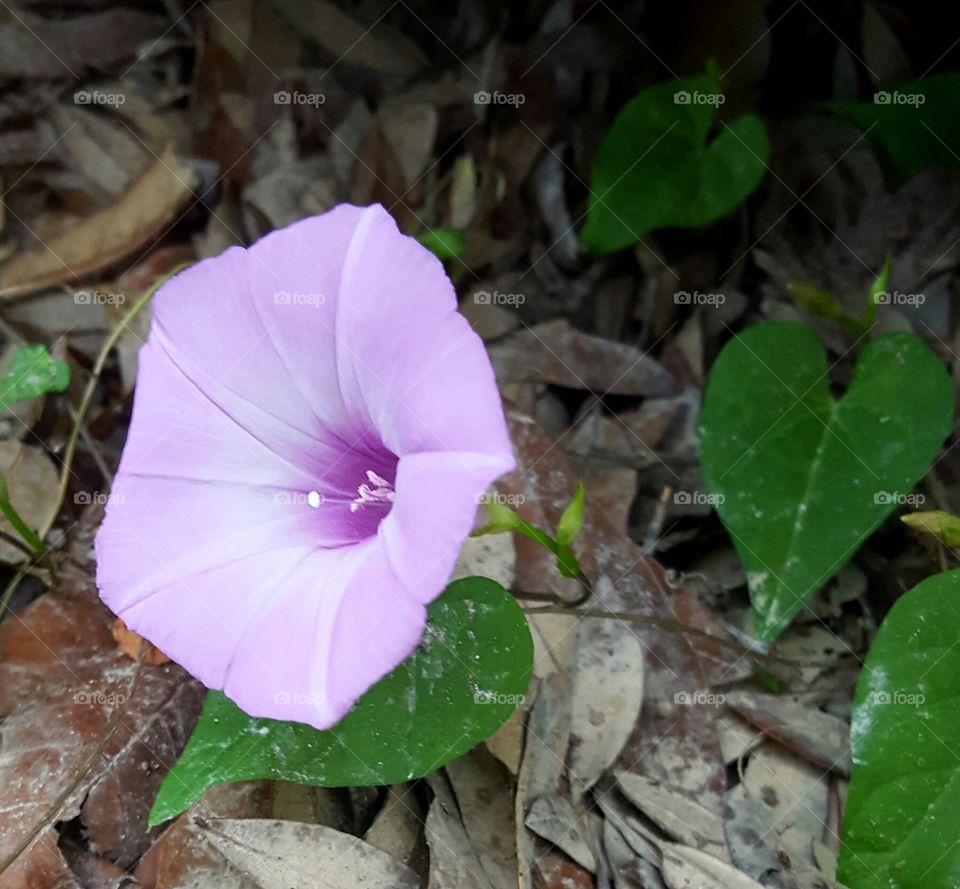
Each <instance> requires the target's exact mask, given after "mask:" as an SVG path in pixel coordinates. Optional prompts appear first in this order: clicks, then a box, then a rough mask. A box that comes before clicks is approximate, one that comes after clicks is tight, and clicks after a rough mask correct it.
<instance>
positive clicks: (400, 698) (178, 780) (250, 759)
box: [150, 577, 533, 826]
mask: <svg viewBox="0 0 960 889" xmlns="http://www.w3.org/2000/svg"><path fill="white" fill-rule="evenodd" d="M427 613H428V625H427V630H426V632H425V633H424V636H423V639H422V640H421V643H420V646H419V647H418V648H417V650H416V651H415V652H414V653H413V654H412V655H411V656H410V657H409V658H407V660H405V661H404V662H403V663H402V664H401V665H400V666H399V667H397V669H396V670H394V671H393V672H392V673H391V674H390V675H389V676H386V677H385V678H384V679H382V680H380V682H378V683H377V684H376V685H375V686H374V687H373V688H371V689H370V691H368V692H367V693H366V694H365V695H364V696H363V697H362V698H361V699H360V700H359V701H358V703H357V705H356V706H355V707H354V708H353V710H351V711H350V713H348V714H347V716H346V717H345V718H344V719H343V720H342V721H341V722H340V723H338V724H337V725H336V726H334V727H333V728H332V729H329V730H328V731H317V730H316V729H314V728H311V727H310V726H308V725H304V724H302V723H297V722H278V721H276V720H273V719H254V718H252V717H250V716H247V714H246V713H244V712H243V711H242V710H240V709H239V708H238V707H237V706H236V705H235V704H234V703H233V702H232V701H230V699H229V698H227V697H225V696H224V695H223V694H221V693H220V692H210V693H209V694H208V695H207V701H206V705H205V706H204V709H203V714H202V715H201V717H200V722H199V723H198V724H197V727H196V729H195V730H194V733H193V735H192V736H191V738H190V741H189V743H188V744H187V748H186V750H184V752H183V756H181V757H180V759H179V761H178V762H177V763H176V765H174V767H173V769H172V770H171V771H170V773H169V774H168V775H167V777H166V779H165V780H164V782H163V785H162V786H161V787H160V791H159V793H158V794H157V799H156V801H155V802H154V804H153V810H152V811H151V813H150V824H151V826H152V825H155V824H159V823H160V822H162V821H166V820H167V819H168V818H172V817H174V816H175V815H178V814H179V813H180V812H182V811H183V810H184V809H186V808H187V807H188V806H190V805H191V804H193V803H194V802H196V801H197V800H198V799H200V797H201V796H202V795H203V792H204V791H205V790H206V789H207V788H208V787H210V786H211V785H213V784H221V783H225V782H228V781H246V780H252V779H264V778H273V779H277V780H282V781H294V782H296V783H299V784H313V785H317V786H323V787H344V786H369V785H379V784H395V783H398V782H401V781H408V780H410V779H412V778H419V777H421V776H423V775H426V774H428V773H429V772H432V771H434V770H436V769H438V768H439V767H440V766H442V765H443V764H444V763H446V762H449V761H450V760H451V759H455V758H456V757H458V756H460V755H462V754H463V753H466V752H467V751H468V750H469V749H470V748H471V747H474V746H475V745H476V744H478V743H480V741H482V740H483V739H484V738H487V737H489V736H490V735H491V734H493V732H495V731H496V730H497V728H499V727H500V725H501V724H502V723H503V722H504V720H505V719H506V718H507V717H508V716H509V715H510V714H511V713H512V712H513V711H514V709H515V708H516V706H517V704H518V703H519V702H520V701H521V700H522V697H523V693H524V692H525V691H526V688H527V684H528V683H529V681H530V673H531V669H532V666H533V642H532V640H531V638H530V631H529V629H528V627H527V621H526V617H525V616H524V614H523V611H522V610H521V609H520V607H519V606H518V605H517V603H516V601H515V600H514V598H513V597H512V596H511V595H510V593H508V592H507V591H506V590H505V589H504V588H503V587H502V586H500V584H498V583H496V582H495V581H493V580H489V579H487V578H485V577H468V578H465V579H463V580H458V581H455V582H454V583H452V584H450V586H449V587H447V589H446V590H445V591H444V593H443V594H442V595H441V596H440V597H439V598H438V599H436V600H435V601H434V602H433V603H431V605H430V606H429V608H428V609H427Z"/></svg>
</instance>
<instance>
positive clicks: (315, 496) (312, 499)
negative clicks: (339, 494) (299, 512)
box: [307, 491, 323, 509]
mask: <svg viewBox="0 0 960 889" xmlns="http://www.w3.org/2000/svg"><path fill="white" fill-rule="evenodd" d="M307 503H308V504H310V506H312V507H313V508H314V509H319V508H320V504H321V503H323V497H322V496H321V495H320V492H319V491H311V492H310V493H309V494H307Z"/></svg>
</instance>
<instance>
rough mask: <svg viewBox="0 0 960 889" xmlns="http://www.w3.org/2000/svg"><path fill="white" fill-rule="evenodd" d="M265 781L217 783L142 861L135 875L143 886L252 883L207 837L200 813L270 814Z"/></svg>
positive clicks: (243, 888)
mask: <svg viewBox="0 0 960 889" xmlns="http://www.w3.org/2000/svg"><path fill="white" fill-rule="evenodd" d="M269 802H270V785H269V784H268V782H266V781H238V782H235V783H233V784H215V785H214V786H213V787H211V788H210V789H209V790H208V791H207V792H206V793H205V794H204V795H203V797H202V798H201V799H200V800H199V801H198V802H197V803H196V804H195V805H193V806H191V807H190V808H189V809H188V810H187V811H186V812H184V813H183V814H182V815H180V817H179V818H177V819H176V821H174V822H173V824H171V825H170V827H168V828H167V829H166V830H165V831H164V833H163V835H162V836H161V837H160V839H158V840H157V842H155V843H154V844H153V845H152V846H151V847H150V848H149V849H148V850H147V852H146V853H145V854H144V855H143V857H142V858H141V859H140V860H139V861H138V862H137V867H136V870H135V871H134V876H135V877H136V878H137V881H138V882H139V883H140V885H142V886H143V889H188V887H189V889H206V887H208V886H216V887H217V889H253V887H254V886H255V884H253V883H252V881H251V880H250V879H249V878H248V877H246V876H244V875H243V874H242V873H241V872H240V871H238V870H237V868H236V867H234V866H233V865H232V864H231V863H230V862H229V861H227V859H226V858H224V856H223V855H221V854H220V852H218V851H217V850H216V849H215V848H214V847H213V846H212V845H211V844H210V842H209V841H208V840H207V838H206V836H205V831H203V830H201V829H200V827H198V826H197V824H196V820H195V819H196V817H197V816H198V815H199V816H202V817H205V818H263V817H266V816H267V815H269V814H270V812H269V808H270V806H269Z"/></svg>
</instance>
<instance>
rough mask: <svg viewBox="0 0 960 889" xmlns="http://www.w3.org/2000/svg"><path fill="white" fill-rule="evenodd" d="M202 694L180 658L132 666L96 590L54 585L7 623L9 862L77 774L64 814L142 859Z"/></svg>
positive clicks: (0, 791) (4, 745) (1, 819)
mask: <svg viewBox="0 0 960 889" xmlns="http://www.w3.org/2000/svg"><path fill="white" fill-rule="evenodd" d="M137 670H140V675H139V678H138V681H137V683H136V685H135V686H134V691H133V697H132V698H131V699H130V700H127V695H128V694H129V693H130V683H131V679H132V677H133V675H134V672H135V671H137ZM200 700H201V692H200V689H199V687H198V686H197V684H196V683H194V682H192V681H190V680H188V678H187V676H186V674H185V673H184V672H183V670H181V669H180V668H179V667H177V666H176V665H174V664H167V665H165V666H162V667H146V666H142V667H138V666H137V665H135V664H132V663H131V662H130V661H129V659H128V658H127V657H126V656H124V655H123V654H122V653H121V652H120V651H119V650H118V649H117V648H116V646H115V644H114V642H113V638H112V636H111V634H110V629H109V616H108V613H107V611H106V609H105V608H103V606H102V605H100V603H99V602H98V601H97V600H96V599H94V598H92V597H87V596H84V597H79V596H78V597H66V596H54V595H53V594H47V595H45V596H42V597H41V598H40V599H38V600H36V601H35V602H33V603H31V604H30V605H28V606H27V607H26V608H25V609H23V610H22V611H21V612H20V613H18V614H16V615H14V616H11V617H8V618H7V619H6V620H4V622H3V623H2V624H0V715H4V719H3V722H2V723H0V860H2V859H3V857H5V856H6V855H8V854H10V853H11V852H12V851H13V850H14V849H16V848H17V847H18V845H19V844H20V843H21V842H23V841H24V840H25V839H26V838H27V837H29V836H30V834H31V831H33V830H34V829H35V827H36V826H37V825H38V824H40V823H41V820H42V819H43V818H45V817H48V816H49V814H50V810H51V807H52V806H53V805H54V803H55V801H58V798H59V797H60V795H61V794H63V793H66V792H67V791H68V789H69V788H70V787H71V785H72V783H73V782H75V781H78V783H77V786H76V788H75V789H74V790H73V791H72V792H71V793H69V794H68V796H67V797H66V799H65V800H64V801H63V802H62V804H61V805H60V806H59V807H58V809H57V812H56V813H55V818H54V819H53V820H70V819H71V818H74V817H76V816H77V815H80V820H81V824H82V825H83V827H84V830H85V832H86V835H87V837H88V839H89V842H90V848H91V849H92V850H93V851H95V852H98V853H100V854H105V855H107V856H109V857H111V858H113V859H115V860H118V861H120V862H122V863H124V864H130V863H132V862H133V861H134V860H136V858H137V857H138V856H139V855H140V854H142V853H143V851H144V850H145V849H146V847H147V846H148V845H149V842H150V837H149V835H148V834H147V833H146V817H147V812H148V811H149V808H150V804H151V802H152V801H153V796H154V794H155V793H156V789H157V787H158V786H159V784H160V780H161V778H162V777H163V773H164V771H165V770H166V768H167V767H168V765H169V763H170V762H171V761H172V760H173V759H174V758H176V756H177V755H179V753H180V751H181V750H182V748H183V745H184V744H185V743H186V738H187V734H188V733H189V731H190V729H191V727H192V725H193V723H194V721H195V720H196V718H197V716H198V715H199V709H200ZM118 714H119V720H120V721H119V723H115V720H116V719H117V717H118ZM113 724H116V728H115V730H114V731H113V734H112V735H111V736H110V737H109V739H108V740H107V741H106V746H105V747H104V748H103V750H102V753H101V754H100V755H99V757H98V758H97V760H96V762H95V763H93V764H92V766H91V767H90V769H89V771H88V772H87V773H86V774H84V775H83V776H82V777H81V771H82V769H83V768H84V767H85V766H86V765H87V764H88V763H89V762H90V757H91V755H92V754H93V753H94V751H95V750H96V749H97V747H98V745H99V744H101V743H103V742H104V739H105V738H106V736H107V733H108V731H109V730H110V727H111V726H112V725H113ZM78 779H79V780H78ZM51 823H52V821H51Z"/></svg>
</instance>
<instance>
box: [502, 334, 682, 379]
mask: <svg viewBox="0 0 960 889" xmlns="http://www.w3.org/2000/svg"><path fill="white" fill-rule="evenodd" d="M490 359H491V360H492V361H493V367H494V370H495V371H496V374H497V380H498V381H500V382H501V383H508V382H521V383H522V382H527V383H552V384H554V385H557V386H567V387H569V388H571V389H590V390H592V391H595V392H602V393H610V394H613V395H668V394H669V393H670V391H671V390H672V388H673V380H672V379H671V378H670V374H669V373H667V371H666V370H665V369H664V368H663V367H662V366H661V365H660V364H659V363H658V362H657V361H656V360H655V359H653V358H651V357H650V356H649V355H645V354H644V353H643V352H642V351H640V350H639V349H637V348H635V347H634V346H629V345H626V344H624V343H614V342H611V341H610V340H605V339H602V338H601V337H597V336H591V335H590V334H588V333H582V332H580V331H579V330H575V329H574V328H573V327H571V326H570V323H569V322H568V321H566V320H565V319H559V320H556V321H547V322H546V323H544V324H538V325H537V326H536V327H527V328H524V329H523V330H519V331H516V332H514V333H512V334H510V335H509V336H508V337H506V338H505V339H503V340H501V341H499V342H496V343H494V344H493V345H491V346H490Z"/></svg>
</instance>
